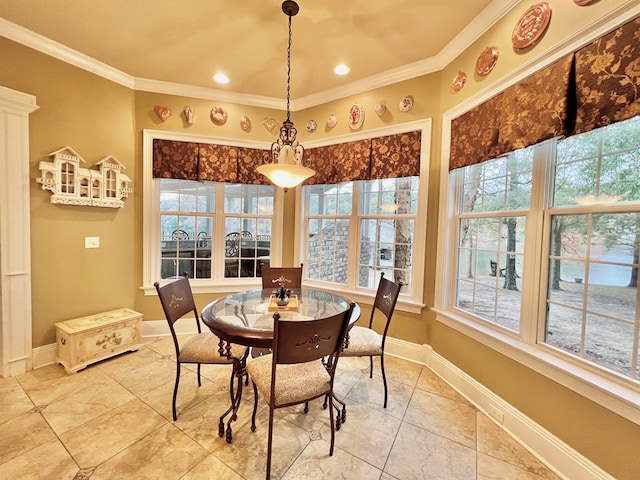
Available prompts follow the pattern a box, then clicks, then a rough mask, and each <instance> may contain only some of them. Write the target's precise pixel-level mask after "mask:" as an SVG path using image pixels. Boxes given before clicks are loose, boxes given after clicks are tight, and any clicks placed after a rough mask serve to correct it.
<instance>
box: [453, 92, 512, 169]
mask: <svg viewBox="0 0 640 480" xmlns="http://www.w3.org/2000/svg"><path fill="white" fill-rule="evenodd" d="M501 108H502V93H500V94H499V95H497V96H495V97H493V98H491V99H489V100H487V101H486V102H484V103H483V104H481V105H478V106H477V107H476V108H474V109H472V110H469V111H468V112H467V113H465V114H464V115H462V116H460V117H458V118H456V119H454V120H453V121H452V122H451V154H450V157H449V170H453V169H454V168H460V167H466V166H468V165H475V164H476V163H480V162H484V161H486V160H489V159H491V158H495V157H497V156H498V155H500V154H502V153H503V151H502V150H500V146H499V144H498V134H499V130H498V129H499V126H500V122H499V120H500V116H499V112H500V110H501Z"/></svg>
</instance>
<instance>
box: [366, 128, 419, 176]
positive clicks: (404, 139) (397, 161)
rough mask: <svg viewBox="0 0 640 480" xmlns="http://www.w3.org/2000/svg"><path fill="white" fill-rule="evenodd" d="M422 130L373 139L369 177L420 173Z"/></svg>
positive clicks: (416, 174) (415, 174)
mask: <svg viewBox="0 0 640 480" xmlns="http://www.w3.org/2000/svg"><path fill="white" fill-rule="evenodd" d="M421 139H422V132H421V131H415V132H408V133H401V134H399V135H387V136H385V137H378V138H373V139H372V140H371V174H370V175H369V178H371V179H373V178H398V177H413V176H418V175H420V150H421V148H422V143H421Z"/></svg>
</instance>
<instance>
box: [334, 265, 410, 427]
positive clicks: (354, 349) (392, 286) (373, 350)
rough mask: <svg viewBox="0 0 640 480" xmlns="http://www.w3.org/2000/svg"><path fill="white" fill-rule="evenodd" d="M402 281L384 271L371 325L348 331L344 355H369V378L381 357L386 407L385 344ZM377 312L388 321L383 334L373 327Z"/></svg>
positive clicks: (370, 321) (385, 406) (355, 327)
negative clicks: (374, 364) (386, 276)
mask: <svg viewBox="0 0 640 480" xmlns="http://www.w3.org/2000/svg"><path fill="white" fill-rule="evenodd" d="M401 288H402V284H401V283H394V282H392V281H391V280H387V279H386V278H384V272H381V274H380V283H379V284H378V290H377V292H376V298H375V300H374V302H373V307H372V308H371V317H370V318H369V327H368V328H367V327H361V326H358V325H356V326H354V327H352V328H351V330H349V332H348V333H347V337H346V340H345V349H344V352H342V355H343V356H345V357H369V378H373V357H380V369H381V370H382V383H383V384H384V408H387V377H386V375H385V372H384V344H385V342H386V340H387V331H388V330H389V324H390V323H391V317H392V316H393V311H394V310H395V308H396V302H397V301H398V296H399V295H400V289H401ZM376 312H379V313H378V315H379V314H382V315H383V316H384V317H385V319H386V323H385V325H384V330H383V333H382V335H380V334H379V333H378V332H376V331H375V330H374V329H373V321H374V317H375V316H376ZM343 420H344V419H343Z"/></svg>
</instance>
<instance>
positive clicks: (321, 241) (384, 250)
mask: <svg viewBox="0 0 640 480" xmlns="http://www.w3.org/2000/svg"><path fill="white" fill-rule="evenodd" d="M419 126H420V128H421V129H422V145H421V152H422V154H421V163H420V176H408V177H400V178H379V179H372V180H359V181H347V182H343V183H337V184H318V185H307V186H304V187H303V188H302V194H301V203H302V209H301V211H302V228H301V245H302V248H301V251H302V255H301V258H302V261H303V262H304V277H305V282H306V283H307V284H315V285H318V286H322V287H323V288H328V289H335V290H336V291H343V292H344V291H348V292H350V294H351V295H352V297H353V298H356V299H358V298H360V299H365V298H366V297H369V298H370V297H371V295H373V294H375V290H376V289H377V286H378V281H379V278H380V274H381V273H384V275H385V278H388V279H390V280H392V281H395V282H401V283H402V284H403V288H402V290H401V296H400V301H399V306H400V308H402V309H405V310H407V311H415V312H419V311H420V309H421V307H422V306H423V305H422V293H423V291H422V290H423V271H424V245H425V240H424V239H425V230H426V204H427V202H426V197H427V192H426V190H427V170H428V155H429V151H428V145H429V134H430V130H429V126H430V122H420V125H419ZM401 128H404V129H405V131H407V130H406V129H408V128H412V129H413V130H415V129H416V125H415V124H411V125H409V126H403V127H401ZM400 131H402V130H400ZM408 131H411V130H408ZM369 135H371V133H370V132H369ZM351 138H353V137H349V140H350V139H351Z"/></svg>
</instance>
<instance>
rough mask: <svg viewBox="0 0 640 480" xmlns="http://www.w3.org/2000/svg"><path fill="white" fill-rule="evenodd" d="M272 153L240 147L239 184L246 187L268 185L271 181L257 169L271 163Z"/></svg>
mask: <svg viewBox="0 0 640 480" xmlns="http://www.w3.org/2000/svg"><path fill="white" fill-rule="evenodd" d="M270 155H271V154H270V152H268V151H267V150H257V149H255V148H245V147H238V183H243V184H245V185H268V184H269V180H268V179H267V177H265V176H264V175H261V174H259V173H258V171H257V170H256V168H257V167H259V166H260V165H262V164H263V163H266V162H265V157H266V159H267V161H270V159H271V156H270Z"/></svg>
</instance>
